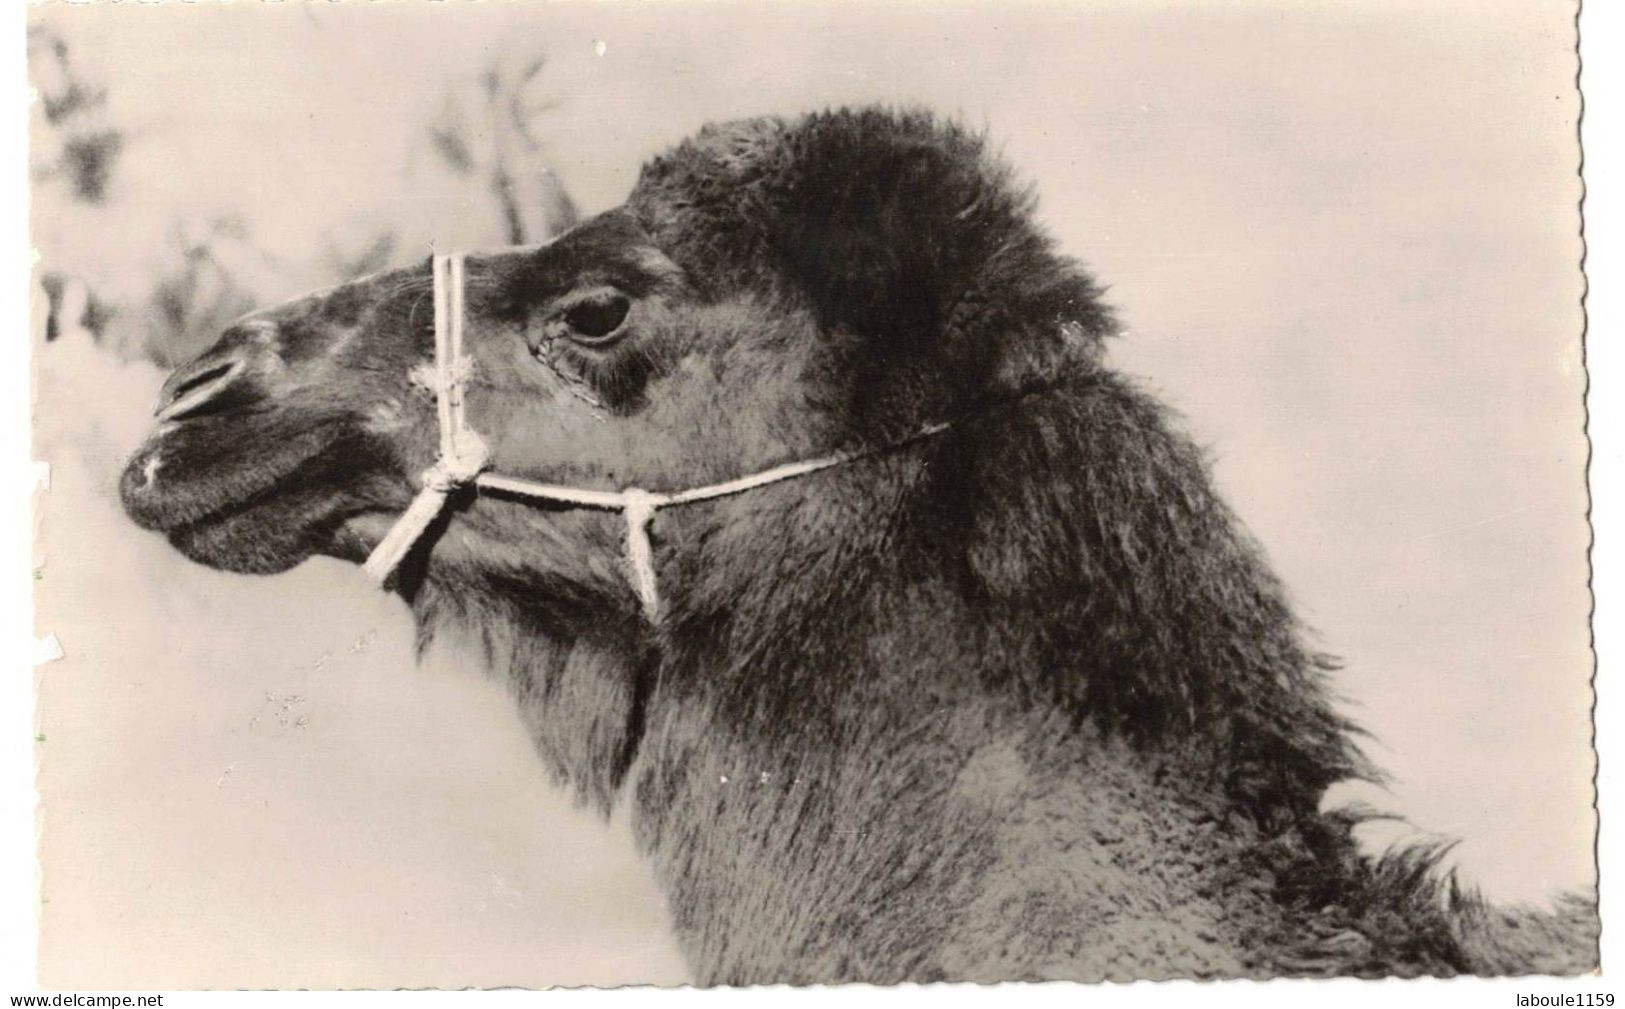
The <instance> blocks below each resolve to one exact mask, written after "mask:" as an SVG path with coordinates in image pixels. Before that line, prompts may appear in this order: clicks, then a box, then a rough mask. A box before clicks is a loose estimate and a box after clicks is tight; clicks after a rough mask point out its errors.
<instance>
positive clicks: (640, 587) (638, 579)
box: [621, 487, 671, 623]
mask: <svg viewBox="0 0 1625 1009" xmlns="http://www.w3.org/2000/svg"><path fill="white" fill-rule="evenodd" d="M670 501H671V499H670V498H669V497H667V496H666V495H664V494H654V493H651V492H649V491H646V490H644V489H642V488H641V487H628V488H627V489H626V490H623V491H621V514H622V515H623V516H625V518H626V563H627V566H628V567H630V568H631V569H632V588H633V590H634V591H636V592H637V594H638V601H639V602H641V603H642V604H643V615H644V616H646V617H648V618H649V622H650V623H658V622H659V620H660V584H659V581H658V580H657V579H656V577H655V557H654V547H653V546H651V545H650V543H649V523H650V522H652V521H654V517H655V512H657V511H659V510H660V507H661V506H662V505H665V504H669V503H670Z"/></svg>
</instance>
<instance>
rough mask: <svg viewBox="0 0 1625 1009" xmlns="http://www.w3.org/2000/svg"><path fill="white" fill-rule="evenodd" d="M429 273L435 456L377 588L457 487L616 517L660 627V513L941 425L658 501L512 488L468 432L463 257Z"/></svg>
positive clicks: (943, 426)
mask: <svg viewBox="0 0 1625 1009" xmlns="http://www.w3.org/2000/svg"><path fill="white" fill-rule="evenodd" d="M433 271H434V354H435V362H434V380H433V385H434V392H435V404H436V408H437V416H438V420H439V425H440V456H439V458H438V459H436V460H435V464H434V465H433V466H431V467H429V468H428V469H427V470H425V471H424V472H423V473H422V475H421V476H420V477H419V478H418V479H419V482H420V484H421V489H420V490H419V491H418V493H417V497H415V498H413V500H412V503H411V505H410V506H408V508H407V509H406V511H405V512H403V513H402V514H401V517H400V518H398V519H396V520H395V525H394V526H392V527H391V528H390V530H389V532H388V533H387V534H386V535H385V536H384V538H383V539H382V540H380V541H379V543H378V545H377V546H376V547H374V548H373V550H372V553H371V554H370V555H369V556H368V557H367V561H366V564H365V565H363V569H364V570H365V571H366V572H367V575H368V576H369V577H370V578H372V579H373V581H375V582H377V583H378V584H379V585H383V584H384V583H385V582H386V581H387V580H388V579H389V576H390V575H391V574H392V573H393V572H394V571H395V569H396V568H397V567H399V566H400V563H401V561H402V560H404V559H405V557H406V555H407V554H408V553H409V552H411V550H412V547H413V545H415V544H416V543H417V542H418V540H420V539H422V538H423V536H424V534H425V533H426V532H427V531H428V528H429V526H430V525H431V524H432V523H433V522H434V520H435V519H436V518H437V517H438V516H439V515H440V513H441V512H442V511H443V510H444V509H445V507H446V500H447V499H448V498H449V497H450V496H451V495H452V493H453V492H455V491H456V490H457V489H458V488H459V487H463V486H466V485H468V484H471V483H472V484H474V485H475V486H476V487H480V488H485V489H488V490H493V491H500V492H502V493H505V494H512V495H516V496H519V497H526V498H531V499H534V500H537V501H549V502H554V503H557V504H564V505H571V506H574V507H577V508H593V509H597V510H600V511H618V512H620V513H621V515H622V517H623V518H624V519H625V521H626V546H625V550H626V566H627V576H628V579H629V580H630V582H631V584H632V589H633V591H635V592H636V593H637V596H638V601H639V602H641V603H642V604H643V612H644V615H645V616H647V617H648V619H649V620H650V621H651V622H655V621H658V620H659V619H660V586H659V581H658V579H657V578H656V575H655V567H654V548H653V547H652V546H651V545H650V542H649V526H650V524H651V523H652V522H653V521H654V517H655V513H656V512H658V511H659V510H660V509H662V508H670V507H673V506H676V505H686V504H694V503H695V502H699V501H711V500H714V499H716V498H724V497H731V496H733V495H735V494H743V493H745V492H746V491H751V490H755V489H756V488H758V487H766V486H768V485H770V484H776V483H780V482H783V481H785V480H793V479H795V478H797V477H802V476H806V475H808V474H810V473H816V472H818V471H819V470H825V469H829V468H830V467H832V466H839V465H841V464H843V463H848V462H852V461H854V460H857V459H863V458H867V457H869V456H875V455H880V454H882V453H886V452H891V451H895V450H896V449H900V448H903V447H904V446H906V445H911V444H913V443H914V442H917V441H920V440H922V439H924V438H929V437H931V436H933V435H937V434H941V433H942V432H943V431H946V430H947V429H948V428H949V426H950V425H949V424H947V423H940V424H931V425H929V426H927V427H924V428H922V429H920V430H919V431H916V432H915V433H914V434H912V435H910V436H909V437H907V438H904V439H902V440H901V441H897V442H893V443H891V444H889V445H884V446H881V447H879V448H872V449H860V450H854V451H850V452H837V453H835V454H834V455H828V456H824V457H822V458H819V459H809V460H807V461H804V462H795V463H788V464H786V465H784V466H775V467H774V468H772V469H768V470H763V471H762V472H760V473H756V474H753V475H751V476H745V477H740V478H738V479H736V480H729V481H726V482H724V483H717V484H708V485H706V486H703V487H694V488H691V489H689V490H685V491H678V492H676V493H671V494H659V493H655V492H654V491H647V490H643V489H641V488H638V487H628V488H626V489H624V490H620V491H600V490H588V489H586V488H581V487H563V486H557V485H554V484H544V483H537V482H536V481H533V480H520V479H517V478H515V477H509V476H502V475H500V474H497V473H487V472H485V469H486V467H487V465H489V462H490V451H489V449H488V448H487V447H486V444H485V442H484V440H483V439H481V438H480V436H479V434H478V433H477V432H475V431H474V430H473V429H472V428H470V427H469V426H468V421H467V418H466V417H465V416H464V410H463V398H464V391H465V387H466V385H467V383H468V378H469V373H470V371H471V368H470V366H469V360H468V358H467V356H466V355H465V354H464V351H463V319H464V311H463V254H462V253H450V254H446V255H436V256H435V257H434V262H433Z"/></svg>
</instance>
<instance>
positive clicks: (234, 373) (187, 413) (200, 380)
mask: <svg viewBox="0 0 1625 1009" xmlns="http://www.w3.org/2000/svg"><path fill="white" fill-rule="evenodd" d="M245 365H246V363H245V362H244V361H243V360H242V359H237V360H233V361H221V362H219V363H217V364H211V365H205V366H202V367H198V366H196V365H194V366H192V367H190V368H183V369H182V370H180V371H178V372H176V373H175V374H174V375H172V376H171V377H170V379H169V381H168V382H166V383H164V389H163V391H162V392H161V393H160V394H159V396H158V409H157V410H155V411H154V413H155V414H156V416H157V418H158V420H159V421H174V420H182V419H184V418H186V417H191V416H195V415H197V414H199V413H202V412H205V409H206V408H207V407H208V406H209V405H210V404H211V403H213V402H215V401H216V400H217V398H218V397H219V395H220V393H222V392H224V391H225V390H226V389H228V388H230V387H231V386H232V385H233V384H234V383H235V382H236V381H237V378H238V376H239V375H241V374H242V372H243V369H244V367H245Z"/></svg>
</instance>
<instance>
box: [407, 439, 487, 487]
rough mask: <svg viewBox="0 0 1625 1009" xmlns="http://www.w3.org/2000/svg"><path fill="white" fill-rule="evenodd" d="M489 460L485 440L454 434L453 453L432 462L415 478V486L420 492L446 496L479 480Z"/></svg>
mask: <svg viewBox="0 0 1625 1009" xmlns="http://www.w3.org/2000/svg"><path fill="white" fill-rule="evenodd" d="M490 460H491V450H490V449H489V448H487V447H486V445H485V440H484V439H482V438H481V437H480V436H479V435H477V434H475V433H474V432H473V431H472V430H470V429H468V428H464V429H463V430H462V431H460V432H458V434H457V451H456V452H455V453H452V454H450V455H442V456H441V457H440V458H439V459H436V460H435V464H434V465H433V466H430V467H429V468H428V469H426V470H424V471H423V474H422V475H421V476H420V477H418V482H419V483H420V484H422V485H423V489H424V490H432V491H436V492H437V493H440V494H450V493H451V492H452V491H454V490H456V489H457V488H459V487H461V486H463V485H464V484H466V483H469V482H471V481H473V479H474V478H475V477H477V476H479V475H480V473H482V472H483V471H484V470H485V466H486V464H487V463H488V462H490Z"/></svg>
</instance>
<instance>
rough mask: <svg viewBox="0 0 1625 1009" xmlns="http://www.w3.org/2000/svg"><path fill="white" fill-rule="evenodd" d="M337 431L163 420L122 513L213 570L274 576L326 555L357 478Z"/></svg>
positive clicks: (133, 461)
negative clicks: (346, 488)
mask: <svg viewBox="0 0 1625 1009" xmlns="http://www.w3.org/2000/svg"><path fill="white" fill-rule="evenodd" d="M342 444H343V438H342V435H341V434H340V432H339V429H338V425H336V424H326V425H315V426H308V427H305V428H304V429H302V430H294V431H290V430H271V431H265V430H261V431H255V430H251V429H248V428H246V427H245V426H244V425H242V424H226V423H222V422H220V421H219V420H218V419H217V417H216V416H212V415H211V416H198V417H197V418H195V419H191V420H188V421H185V422H173V421H172V422H168V423H161V424H160V425H159V426H158V428H157V429H156V430H155V431H154V432H153V433H152V435H151V436H149V437H148V439H147V441H146V442H145V443H144V444H143V445H142V446H141V447H140V448H138V449H137V450H136V451H135V452H134V453H133V454H132V455H131V456H130V459H129V461H128V462H127V463H126V464H125V467H124V470H123V472H122V474H121V475H120V478H119V495H120V498H121V500H122V503H123V505H124V511H125V513H126V514H127V515H129V517H130V518H131V519H132V520H133V521H134V522H135V523H136V524H137V525H139V526H141V527H142V528H144V529H150V530H152V531H154V532H158V533H162V534H163V535H164V536H165V537H166V538H167V539H168V540H169V542H170V543H171V545H173V546H174V547H175V548H176V549H177V550H179V551H180V552H181V553H182V554H184V555H185V556H187V557H189V558H191V559H192V560H194V561H197V562H199V563H201V564H205V565H207V566H209V567H213V568H218V569H221V570H225V571H236V572H243V573H250V574H274V573H277V572H281V571H285V570H287V569H289V568H291V567H294V566H295V565H297V564H299V563H300V562H302V561H303V560H305V559H306V558H308V557H310V556H311V555H313V554H316V553H321V552H324V548H325V547H326V545H327V543H328V541H329V540H331V538H332V535H333V532H334V531H335V530H336V529H337V528H338V526H339V525H340V524H342V518H341V517H340V513H341V511H342V509H343V507H344V501H345V495H344V494H343V493H342V492H335V484H336V483H338V481H339V480H340V479H341V478H344V477H346V476H348V475H349V474H352V473H354V472H356V471H357V470H358V469H360V467H358V466H357V465H356V464H355V456H354V453H350V452H345V451H343V450H342Z"/></svg>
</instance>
